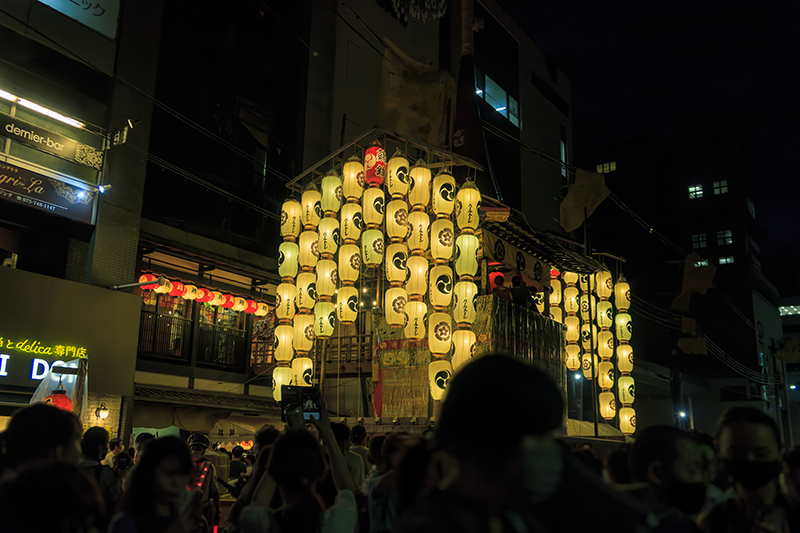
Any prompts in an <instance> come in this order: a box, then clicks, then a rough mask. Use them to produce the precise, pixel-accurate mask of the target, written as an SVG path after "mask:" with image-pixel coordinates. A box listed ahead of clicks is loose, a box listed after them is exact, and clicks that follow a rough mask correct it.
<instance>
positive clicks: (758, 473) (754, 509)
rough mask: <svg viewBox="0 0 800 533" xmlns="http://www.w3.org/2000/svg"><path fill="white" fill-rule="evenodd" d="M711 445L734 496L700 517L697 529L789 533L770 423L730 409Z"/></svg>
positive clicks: (758, 414) (753, 412) (776, 437)
mask: <svg viewBox="0 0 800 533" xmlns="http://www.w3.org/2000/svg"><path fill="white" fill-rule="evenodd" d="M714 445H715V447H716V449H717V454H718V456H719V458H720V459H721V467H722V469H723V470H724V471H725V472H727V474H728V476H729V477H730V478H731V480H732V482H733V483H734V490H735V493H736V496H735V497H734V498H731V499H729V500H726V501H724V502H722V503H720V504H718V505H717V506H715V507H714V508H713V509H711V510H710V511H708V512H707V513H704V514H702V515H700V517H699V518H698V525H699V526H700V528H701V529H702V530H703V531H705V532H708V533H717V532H724V533H740V532H741V533H784V532H788V531H790V529H789V521H788V520H787V510H788V503H787V501H786V499H785V498H784V497H783V495H782V494H781V493H780V491H779V490H778V483H777V479H778V474H779V473H780V471H781V463H780V459H781V448H782V445H781V439H780V434H779V432H778V426H777V425H776V423H775V421H774V420H773V419H772V418H770V417H769V416H768V415H766V414H765V413H763V412H762V411H759V410H758V409H755V408H752V407H738V406H737V407H730V408H728V409H726V410H725V412H724V413H722V416H721V417H720V419H719V423H718V425H717V434H716V438H715V440H714Z"/></svg>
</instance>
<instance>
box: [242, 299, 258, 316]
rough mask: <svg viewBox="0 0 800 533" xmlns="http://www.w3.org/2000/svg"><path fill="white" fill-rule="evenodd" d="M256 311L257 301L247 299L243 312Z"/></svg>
mask: <svg viewBox="0 0 800 533" xmlns="http://www.w3.org/2000/svg"><path fill="white" fill-rule="evenodd" d="M256 311H258V302H257V301H255V300H247V307H245V308H244V312H245V313H255V312H256Z"/></svg>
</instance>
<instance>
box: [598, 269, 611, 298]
mask: <svg viewBox="0 0 800 533" xmlns="http://www.w3.org/2000/svg"><path fill="white" fill-rule="evenodd" d="M594 290H595V292H596V293H597V296H598V298H600V299H601V300H608V299H609V298H611V295H612V294H614V278H612V277H611V272H609V271H608V270H601V271H600V272H597V273H596V274H595V275H594Z"/></svg>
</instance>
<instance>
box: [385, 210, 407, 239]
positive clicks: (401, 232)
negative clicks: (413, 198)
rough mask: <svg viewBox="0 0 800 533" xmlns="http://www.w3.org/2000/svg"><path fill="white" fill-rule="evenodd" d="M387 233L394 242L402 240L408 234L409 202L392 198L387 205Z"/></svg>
mask: <svg viewBox="0 0 800 533" xmlns="http://www.w3.org/2000/svg"><path fill="white" fill-rule="evenodd" d="M386 234H387V235H388V236H389V239H391V240H392V242H401V241H403V240H404V239H405V238H406V235H408V204H407V203H405V202H404V201H403V200H392V201H391V202H389V205H387V206H386Z"/></svg>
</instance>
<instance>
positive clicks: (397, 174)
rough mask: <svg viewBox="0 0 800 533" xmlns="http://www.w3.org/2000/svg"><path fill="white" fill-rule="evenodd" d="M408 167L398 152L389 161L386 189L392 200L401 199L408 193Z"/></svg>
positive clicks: (406, 160) (409, 180) (403, 157)
mask: <svg viewBox="0 0 800 533" xmlns="http://www.w3.org/2000/svg"><path fill="white" fill-rule="evenodd" d="M408 166H409V165H408V159H407V158H406V155H405V154H404V153H403V152H402V151H400V150H398V151H396V152H395V153H394V155H393V156H392V158H391V159H389V164H388V165H387V169H386V170H387V171H386V188H387V189H388V190H389V194H391V195H392V198H402V197H403V196H405V195H406V194H407V193H408V185H409V184H410V183H411V179H410V178H409V175H408Z"/></svg>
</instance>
